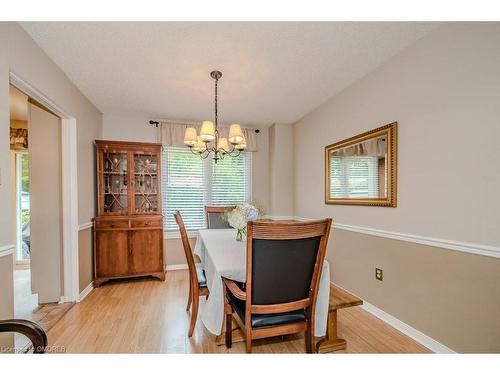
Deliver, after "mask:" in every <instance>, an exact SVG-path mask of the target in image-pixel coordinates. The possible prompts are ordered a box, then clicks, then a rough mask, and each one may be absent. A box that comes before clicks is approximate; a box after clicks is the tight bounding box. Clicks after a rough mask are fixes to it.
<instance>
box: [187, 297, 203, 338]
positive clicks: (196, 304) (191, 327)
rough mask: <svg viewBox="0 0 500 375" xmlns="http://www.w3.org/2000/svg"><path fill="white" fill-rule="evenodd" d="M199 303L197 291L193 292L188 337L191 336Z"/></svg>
mask: <svg viewBox="0 0 500 375" xmlns="http://www.w3.org/2000/svg"><path fill="white" fill-rule="evenodd" d="M199 303H200V296H199V295H198V293H196V292H195V293H193V309H192V310H191V323H190V324H189V333H188V337H191V336H193V332H194V327H195V325H196V318H197V317H198V304H199Z"/></svg>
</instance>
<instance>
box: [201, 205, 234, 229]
mask: <svg viewBox="0 0 500 375" xmlns="http://www.w3.org/2000/svg"><path fill="white" fill-rule="evenodd" d="M233 207H234V206H205V215H206V220H207V228H208V229H228V228H231V226H230V225H229V224H228V223H226V222H225V221H224V220H223V219H222V214H223V213H224V211H226V210H227V209H230V208H233Z"/></svg>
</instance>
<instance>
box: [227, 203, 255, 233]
mask: <svg viewBox="0 0 500 375" xmlns="http://www.w3.org/2000/svg"><path fill="white" fill-rule="evenodd" d="M258 218H259V210H258V209H257V208H256V207H254V206H252V205H251V204H248V203H245V204H241V205H238V206H236V207H235V208H234V209H232V210H231V211H230V212H229V213H228V215H227V219H228V223H229V225H230V226H232V227H233V228H235V229H243V228H245V227H246V226H247V222H248V221H253V220H257V219H258Z"/></svg>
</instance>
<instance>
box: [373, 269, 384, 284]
mask: <svg viewBox="0 0 500 375" xmlns="http://www.w3.org/2000/svg"><path fill="white" fill-rule="evenodd" d="M375 278H376V279H377V280H379V281H383V280H384V271H383V270H382V269H380V268H375Z"/></svg>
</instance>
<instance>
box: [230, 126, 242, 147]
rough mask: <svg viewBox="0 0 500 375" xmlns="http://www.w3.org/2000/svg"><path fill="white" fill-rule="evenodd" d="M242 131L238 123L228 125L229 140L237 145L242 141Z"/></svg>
mask: <svg viewBox="0 0 500 375" xmlns="http://www.w3.org/2000/svg"><path fill="white" fill-rule="evenodd" d="M243 138H244V137H243V132H242V131H241V126H240V125H239V124H233V125H231V126H230V127H229V142H230V143H231V144H233V145H237V144H239V143H241V142H242V141H243Z"/></svg>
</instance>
